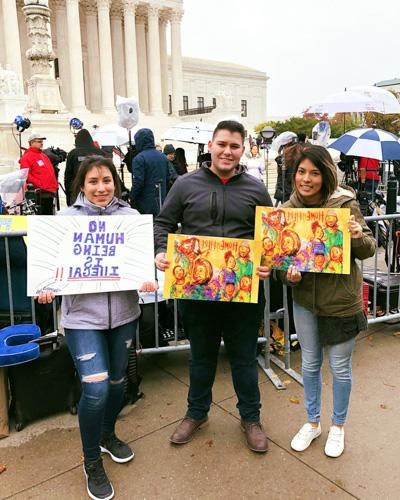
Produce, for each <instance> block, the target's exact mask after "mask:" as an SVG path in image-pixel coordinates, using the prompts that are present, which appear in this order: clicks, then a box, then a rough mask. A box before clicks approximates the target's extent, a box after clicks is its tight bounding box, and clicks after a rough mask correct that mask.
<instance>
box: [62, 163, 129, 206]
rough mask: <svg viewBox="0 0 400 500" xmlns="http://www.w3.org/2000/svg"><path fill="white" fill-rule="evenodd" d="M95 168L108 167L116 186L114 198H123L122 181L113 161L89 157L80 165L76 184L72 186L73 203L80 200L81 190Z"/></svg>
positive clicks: (75, 180)
mask: <svg viewBox="0 0 400 500" xmlns="http://www.w3.org/2000/svg"><path fill="white" fill-rule="evenodd" d="M93 167H96V168H101V167H106V168H108V170H109V171H110V173H111V175H112V178H113V181H114V186H115V192H114V196H115V197H116V198H120V197H121V184H120V180H119V177H118V174H117V169H116V168H115V166H114V163H113V162H112V160H109V159H108V158H104V157H103V156H88V157H87V158H86V159H85V160H83V162H82V163H81V164H80V165H79V169H78V172H77V174H76V177H75V179H74V183H73V185H72V200H73V202H75V201H76V199H77V198H78V195H79V193H80V192H81V189H82V188H83V186H84V185H85V179H86V175H87V173H88V172H89V171H90V170H92V168H93Z"/></svg>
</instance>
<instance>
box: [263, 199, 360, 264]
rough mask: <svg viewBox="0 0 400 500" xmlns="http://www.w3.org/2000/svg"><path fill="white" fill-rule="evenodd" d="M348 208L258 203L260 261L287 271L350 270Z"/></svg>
mask: <svg viewBox="0 0 400 500" xmlns="http://www.w3.org/2000/svg"><path fill="white" fill-rule="evenodd" d="M349 218H350V209H349V208H334V209H332V208H271V207H257V210H256V230H255V238H256V239H258V240H259V241H261V245H262V249H261V254H262V263H263V264H265V265H267V266H270V267H272V268H274V269H280V270H283V271H286V270H287V269H288V267H289V266H291V265H294V266H296V268H297V270H298V271H301V272H311V273H333V274H349V273H350V252H351V241H350V233H349V231H348V226H347V221H348V220H349Z"/></svg>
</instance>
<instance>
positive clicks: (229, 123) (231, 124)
mask: <svg viewBox="0 0 400 500" xmlns="http://www.w3.org/2000/svg"><path fill="white" fill-rule="evenodd" d="M219 130H229V132H231V133H232V134H233V133H234V132H239V134H240V135H241V137H242V141H243V142H244V139H245V137H246V131H245V129H244V127H243V125H242V124H241V123H239V122H237V121H235V120H223V121H222V122H219V123H218V125H217V126H216V127H215V129H214V132H213V136H212V138H213V139H214V137H215V136H216V134H217V132H218V131H219Z"/></svg>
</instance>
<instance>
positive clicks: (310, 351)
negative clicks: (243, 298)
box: [293, 302, 356, 425]
mask: <svg viewBox="0 0 400 500" xmlns="http://www.w3.org/2000/svg"><path fill="white" fill-rule="evenodd" d="M293 313H294V322H295V325H296V332H297V336H298V339H299V342H300V346H301V363H302V372H303V382H304V404H305V408H306V412H307V416H308V421H309V422H319V420H320V415H321V388H322V377H321V368H322V361H323V347H322V346H321V344H320V341H319V336H318V326H317V317H316V316H315V315H314V314H313V313H312V312H311V311H309V310H308V309H305V308H304V307H302V306H299V305H298V304H296V302H293ZM355 341H356V339H355V337H353V338H351V339H350V340H348V341H347V342H342V343H341V344H336V345H331V346H327V348H326V349H327V351H328V357H329V365H330V368H331V373H332V379H333V414H332V422H333V423H334V424H336V425H343V424H344V423H345V421H346V416H347V410H348V407H349V400H350V392H351V385H352V370H351V361H352V354H353V350H354V345H355Z"/></svg>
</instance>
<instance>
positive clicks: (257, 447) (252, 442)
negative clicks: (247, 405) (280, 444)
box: [240, 420, 268, 453]
mask: <svg viewBox="0 0 400 500" xmlns="http://www.w3.org/2000/svg"><path fill="white" fill-rule="evenodd" d="M240 426H241V428H242V431H243V432H244V433H245V434H246V440H247V446H248V447H249V448H250V450H252V451H255V452H257V453H266V452H267V451H268V439H267V435H266V434H265V432H264V429H263V426H262V425H261V423H260V422H245V421H244V420H241V421H240Z"/></svg>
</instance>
